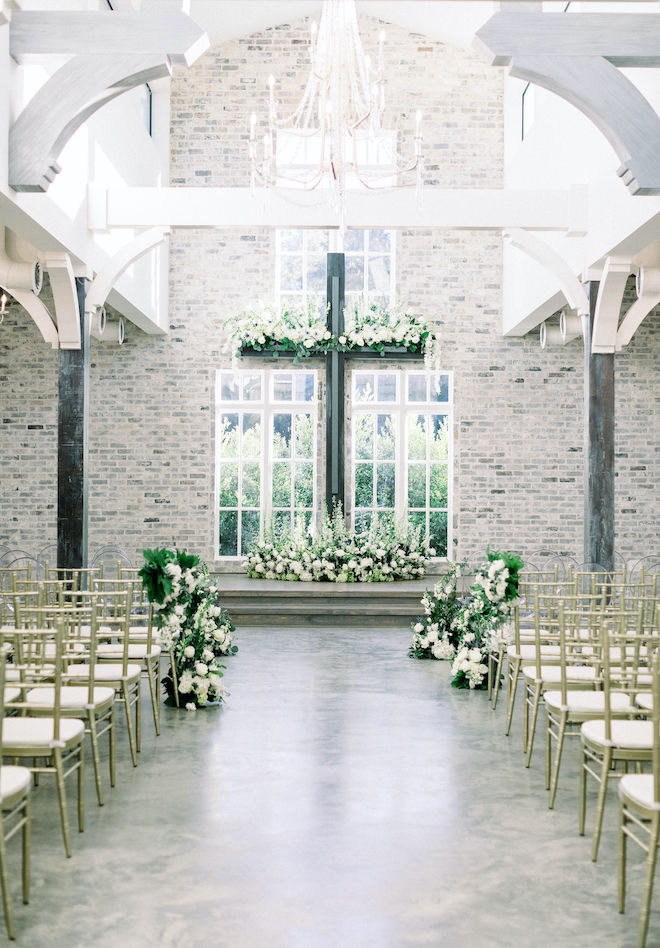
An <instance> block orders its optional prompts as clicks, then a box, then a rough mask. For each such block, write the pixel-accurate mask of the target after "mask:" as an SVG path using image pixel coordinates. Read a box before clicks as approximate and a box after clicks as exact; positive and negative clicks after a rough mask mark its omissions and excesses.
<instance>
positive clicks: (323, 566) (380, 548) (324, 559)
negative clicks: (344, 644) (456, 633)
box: [245, 506, 435, 583]
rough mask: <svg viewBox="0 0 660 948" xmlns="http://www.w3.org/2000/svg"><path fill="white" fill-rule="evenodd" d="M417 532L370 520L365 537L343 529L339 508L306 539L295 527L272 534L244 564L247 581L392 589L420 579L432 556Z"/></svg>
mask: <svg viewBox="0 0 660 948" xmlns="http://www.w3.org/2000/svg"><path fill="white" fill-rule="evenodd" d="M420 533H421V531H420V528H418V527H413V526H412V525H410V524H408V523H402V524H392V523H389V522H388V521H384V520H379V518H378V517H374V518H373V519H372V521H371V526H370V528H369V530H368V531H367V532H366V533H353V532H351V531H349V530H347V529H346V526H345V523H344V517H343V514H342V511H341V507H339V506H338V507H337V508H335V511H334V513H333V515H332V517H329V516H328V514H327V513H326V512H324V513H323V515H322V517H321V522H320V525H319V527H318V529H317V530H316V532H315V533H314V535H313V536H310V534H309V532H308V531H307V530H305V528H304V526H303V525H302V524H301V523H299V524H298V525H297V526H296V528H295V530H294V531H293V533H289V532H283V533H281V534H276V533H275V532H274V531H273V530H272V529H270V530H267V531H266V532H265V534H264V536H263V537H262V538H261V539H259V540H257V542H256V543H255V545H254V547H253V548H252V549H251V550H250V552H249V553H248V556H247V560H246V563H245V565H246V568H247V573H248V576H251V577H253V578H254V579H280V580H289V581H291V582H297V581H300V582H330V583H391V582H394V581H395V580H401V579H419V578H420V577H421V576H423V575H424V572H425V568H426V561H427V559H428V557H429V556H435V550H434V549H433V548H432V547H430V546H429V545H428V544H427V543H426V542H425V541H423V540H422V539H421V537H420Z"/></svg>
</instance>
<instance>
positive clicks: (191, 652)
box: [183, 645, 195, 658]
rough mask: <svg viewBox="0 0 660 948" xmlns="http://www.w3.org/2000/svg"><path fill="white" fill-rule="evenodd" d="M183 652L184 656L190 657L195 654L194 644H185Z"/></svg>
mask: <svg viewBox="0 0 660 948" xmlns="http://www.w3.org/2000/svg"><path fill="white" fill-rule="evenodd" d="M183 654H184V655H185V656H186V658H192V657H193V656H194V654H195V647H194V645H186V647H185V648H184V650H183Z"/></svg>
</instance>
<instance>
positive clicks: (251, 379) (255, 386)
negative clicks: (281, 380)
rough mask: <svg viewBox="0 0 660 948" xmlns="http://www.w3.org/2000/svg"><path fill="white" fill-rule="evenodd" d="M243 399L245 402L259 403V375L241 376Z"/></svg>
mask: <svg viewBox="0 0 660 948" xmlns="http://www.w3.org/2000/svg"><path fill="white" fill-rule="evenodd" d="M243 398H244V400H245V401H246V402H260V401H261V375H244V376H243Z"/></svg>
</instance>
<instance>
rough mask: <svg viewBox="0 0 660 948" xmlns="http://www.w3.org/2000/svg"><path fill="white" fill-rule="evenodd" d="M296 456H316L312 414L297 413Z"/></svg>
mask: <svg viewBox="0 0 660 948" xmlns="http://www.w3.org/2000/svg"><path fill="white" fill-rule="evenodd" d="M295 450H296V457H297V458H313V457H314V426H313V421H312V416H311V415H308V414H303V413H302V412H301V413H300V414H298V415H296V448H295Z"/></svg>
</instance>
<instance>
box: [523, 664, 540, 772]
mask: <svg viewBox="0 0 660 948" xmlns="http://www.w3.org/2000/svg"><path fill="white" fill-rule="evenodd" d="M540 703H541V682H539V681H537V682H534V699H533V704H532V720H531V721H530V723H529V727H528V731H527V752H526V754H525V767H529V765H530V764H531V762H532V754H533V752H534V735H535V733H536V721H537V718H538V716H539V704H540Z"/></svg>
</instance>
